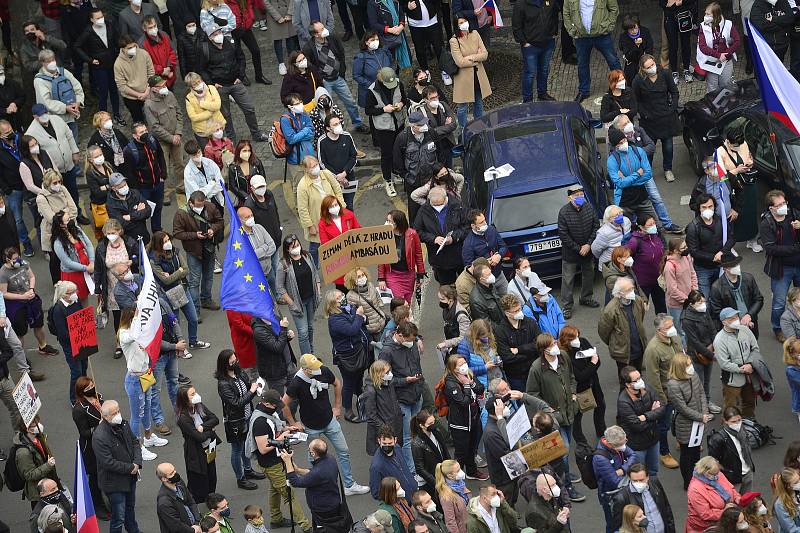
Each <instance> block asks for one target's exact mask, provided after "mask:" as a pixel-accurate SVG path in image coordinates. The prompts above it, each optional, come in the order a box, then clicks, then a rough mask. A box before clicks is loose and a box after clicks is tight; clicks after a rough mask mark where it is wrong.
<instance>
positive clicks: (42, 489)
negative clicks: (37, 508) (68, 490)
mask: <svg viewBox="0 0 800 533" xmlns="http://www.w3.org/2000/svg"><path fill="white" fill-rule="evenodd" d="M36 489H37V490H38V491H39V496H49V495H51V494H53V493H54V492H56V491H57V490H58V484H57V483H56V482H55V481H53V480H52V479H50V478H47V477H46V478H44V479H42V480H41V481H39V483H37V484H36Z"/></svg>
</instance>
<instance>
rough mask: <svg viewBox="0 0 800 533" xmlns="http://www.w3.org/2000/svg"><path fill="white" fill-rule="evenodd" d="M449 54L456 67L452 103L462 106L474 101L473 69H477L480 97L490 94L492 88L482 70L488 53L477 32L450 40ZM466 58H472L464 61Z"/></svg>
mask: <svg viewBox="0 0 800 533" xmlns="http://www.w3.org/2000/svg"><path fill="white" fill-rule="evenodd" d="M450 53H451V54H453V61H455V62H456V65H458V67H459V69H458V74H456V75H455V77H454V80H453V103H454V104H463V103H468V102H474V101H475V75H474V72H475V69H476V68H477V69H478V82H479V83H480V84H481V96H482V97H483V98H484V99H486V98H488V97H489V95H491V94H492V86H491V85H489V78H488V77H487V76H486V70H484V68H483V62H484V61H486V60H487V59H488V58H489V52H488V51H486V47H485V46H484V45H483V40H482V39H481V36H480V35H478V32H477V31H471V32H469V33H468V34H467V36H466V37H461V38H458V39H457V38H456V37H455V36H453V37H451V38H450ZM467 56H473V57H471V58H470V59H466V57H467Z"/></svg>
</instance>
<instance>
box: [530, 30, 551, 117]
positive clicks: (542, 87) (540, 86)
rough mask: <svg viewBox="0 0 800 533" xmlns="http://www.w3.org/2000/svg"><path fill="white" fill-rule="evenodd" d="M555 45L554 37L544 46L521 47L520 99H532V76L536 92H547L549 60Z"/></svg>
mask: <svg viewBox="0 0 800 533" xmlns="http://www.w3.org/2000/svg"><path fill="white" fill-rule="evenodd" d="M555 47H556V40H555V38H552V39H550V40H549V41H548V42H547V45H545V46H544V47H539V46H523V47H522V101H523V102H531V101H533V77H534V75H535V76H536V92H537V94H544V93H546V92H547V77H548V76H549V74H550V60H551V59H552V58H553V50H555Z"/></svg>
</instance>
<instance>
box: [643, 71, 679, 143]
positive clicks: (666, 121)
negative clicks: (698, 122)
mask: <svg viewBox="0 0 800 533" xmlns="http://www.w3.org/2000/svg"><path fill="white" fill-rule="evenodd" d="M631 85H632V88H633V95H634V96H635V97H636V102H637V103H638V104H639V125H640V126H641V127H642V128H644V131H646V132H647V135H649V136H650V137H651V138H652V139H667V138H670V137H672V136H673V135H675V134H676V133H679V132H678V131H676V128H677V125H679V124H680V121H679V119H678V86H677V85H675V82H674V81H673V79H672V76H671V75H670V73H669V71H667V70H664V69H660V70H659V71H658V73H657V75H656V79H655V81H651V80H650V78H649V77H647V78H643V77H642V76H641V74H640V75H638V76H636V78H634V80H633V83H632V84H631Z"/></svg>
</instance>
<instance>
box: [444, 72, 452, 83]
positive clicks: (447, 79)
mask: <svg viewBox="0 0 800 533" xmlns="http://www.w3.org/2000/svg"><path fill="white" fill-rule="evenodd" d="M442 81H443V82H444V84H445V85H453V78H451V77H450V75H449V74H448V73H447V72H445V71H442Z"/></svg>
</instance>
